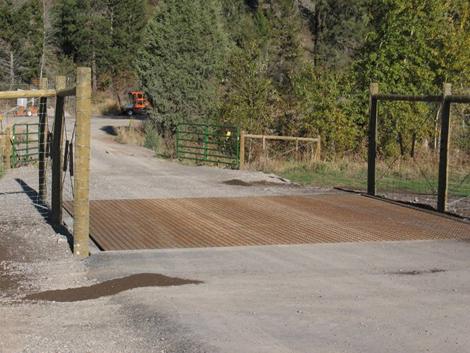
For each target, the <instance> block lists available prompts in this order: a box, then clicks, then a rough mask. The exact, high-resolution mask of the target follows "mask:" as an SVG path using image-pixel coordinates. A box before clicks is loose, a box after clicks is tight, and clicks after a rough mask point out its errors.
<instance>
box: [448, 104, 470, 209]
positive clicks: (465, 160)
mask: <svg viewBox="0 0 470 353" xmlns="http://www.w3.org/2000/svg"><path fill="white" fill-rule="evenodd" d="M449 142H450V143H449V161H448V163H449V167H448V204H447V207H448V210H449V211H450V212H452V213H455V214H458V215H460V216H464V217H469V218H470V105H469V104H454V105H453V106H452V115H451V121H450V141H449Z"/></svg>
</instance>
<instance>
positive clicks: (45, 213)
mask: <svg viewBox="0 0 470 353" xmlns="http://www.w3.org/2000/svg"><path fill="white" fill-rule="evenodd" d="M15 181H16V182H17V183H18V184H20V186H21V188H22V189H23V193H24V194H26V195H27V196H28V197H29V199H30V200H31V202H32V203H33V205H34V207H35V208H36V210H37V211H38V213H39V214H40V215H41V216H42V217H43V218H44V220H45V221H46V222H47V223H49V224H50V225H51V227H52V228H53V229H54V231H55V232H56V233H58V234H61V235H63V236H65V237H66V238H67V243H68V245H69V247H70V250H71V251H73V236H72V234H71V233H70V232H69V230H68V229H67V228H66V227H64V226H63V225H61V226H55V225H53V224H51V223H50V219H49V217H50V212H49V207H48V206H47V205H46V204H45V203H43V202H41V201H39V194H38V192H37V191H36V190H34V189H33V188H32V187H31V186H29V185H28V184H27V183H26V182H25V181H24V180H23V179H18V178H17V179H15Z"/></svg>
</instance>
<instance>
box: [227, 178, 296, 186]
mask: <svg viewBox="0 0 470 353" xmlns="http://www.w3.org/2000/svg"><path fill="white" fill-rule="evenodd" d="M281 180H282V181H284V179H281ZM222 183H223V184H225V185H235V186H247V187H249V186H297V185H296V184H291V183H276V182H272V181H267V180H258V181H251V182H247V181H243V180H240V179H230V180H225V181H223V182H222Z"/></svg>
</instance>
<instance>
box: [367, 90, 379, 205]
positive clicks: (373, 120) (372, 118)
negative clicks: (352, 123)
mask: <svg viewBox="0 0 470 353" xmlns="http://www.w3.org/2000/svg"><path fill="white" fill-rule="evenodd" d="M369 91H370V100H369V102H370V103H369V151H368V159H367V193H368V194H369V195H372V196H374V195H375V192H376V187H375V164H376V158H377V98H376V97H375V95H377V94H378V93H379V84H378V83H375V82H374V83H371V84H370V88H369Z"/></svg>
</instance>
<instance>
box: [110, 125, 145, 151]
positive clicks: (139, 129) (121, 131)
mask: <svg viewBox="0 0 470 353" xmlns="http://www.w3.org/2000/svg"><path fill="white" fill-rule="evenodd" d="M115 132H116V138H115V140H116V141H117V142H119V143H122V144H127V145H137V146H144V143H145V133H144V128H143V125H142V123H140V122H135V121H132V120H131V121H130V122H129V125H128V126H120V127H117V128H115Z"/></svg>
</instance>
